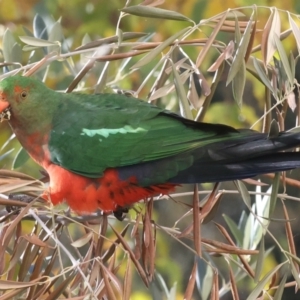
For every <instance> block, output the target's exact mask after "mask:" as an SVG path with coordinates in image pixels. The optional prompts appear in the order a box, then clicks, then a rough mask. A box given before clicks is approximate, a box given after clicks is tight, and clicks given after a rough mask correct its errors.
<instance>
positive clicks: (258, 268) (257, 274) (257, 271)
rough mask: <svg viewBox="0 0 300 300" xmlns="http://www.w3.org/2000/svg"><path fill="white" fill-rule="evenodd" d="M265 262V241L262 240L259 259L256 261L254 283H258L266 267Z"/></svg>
mask: <svg viewBox="0 0 300 300" xmlns="http://www.w3.org/2000/svg"><path fill="white" fill-rule="evenodd" d="M264 260H265V240H264V239H261V242H260V246H259V253H258V258H257V261H256V267H255V277H254V282H258V280H259V278H260V275H261V271H262V269H263V265H264Z"/></svg>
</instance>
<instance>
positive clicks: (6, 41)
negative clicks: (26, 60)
mask: <svg viewBox="0 0 300 300" xmlns="http://www.w3.org/2000/svg"><path fill="white" fill-rule="evenodd" d="M15 43H16V40H15V38H14V36H13V34H12V33H11V31H10V30H9V29H6V30H5V32H4V35H3V41H2V47H3V48H2V49H3V57H4V61H5V62H13V58H12V53H11V50H12V48H13V46H14V44H15Z"/></svg>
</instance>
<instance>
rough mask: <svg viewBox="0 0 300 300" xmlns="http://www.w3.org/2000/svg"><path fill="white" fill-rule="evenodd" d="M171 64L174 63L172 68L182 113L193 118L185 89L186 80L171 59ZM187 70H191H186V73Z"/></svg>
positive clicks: (188, 117)
mask: <svg viewBox="0 0 300 300" xmlns="http://www.w3.org/2000/svg"><path fill="white" fill-rule="evenodd" d="M171 65H172V70H173V75H174V85H175V88H176V92H177V95H178V98H179V104H180V110H181V114H182V115H183V116H184V117H185V118H187V119H190V120H192V119H193V115H192V113H191V109H190V105H189V100H188V99H187V96H186V92H185V89H184V86H183V85H184V83H185V82H184V81H183V80H182V79H181V77H180V76H179V74H178V72H177V70H176V66H175V65H174V64H173V62H172V61H171ZM187 72H189V71H188V70H186V71H185V73H187Z"/></svg>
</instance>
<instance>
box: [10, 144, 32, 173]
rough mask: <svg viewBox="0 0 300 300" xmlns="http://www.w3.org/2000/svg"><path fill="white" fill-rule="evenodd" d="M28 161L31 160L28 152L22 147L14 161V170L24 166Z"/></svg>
mask: <svg viewBox="0 0 300 300" xmlns="http://www.w3.org/2000/svg"><path fill="white" fill-rule="evenodd" d="M28 159H29V155H28V153H27V152H26V150H25V149H24V148H23V147H21V148H20V150H19V152H18V153H17V155H16V157H15V159H14V161H13V165H12V168H13V169H17V168H19V167H21V166H23V165H24V164H25V163H26V162H27V160H28Z"/></svg>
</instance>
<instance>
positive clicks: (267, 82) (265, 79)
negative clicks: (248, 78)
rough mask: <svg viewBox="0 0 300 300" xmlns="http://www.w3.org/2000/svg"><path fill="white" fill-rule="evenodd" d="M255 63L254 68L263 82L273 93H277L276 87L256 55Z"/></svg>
mask: <svg viewBox="0 0 300 300" xmlns="http://www.w3.org/2000/svg"><path fill="white" fill-rule="evenodd" d="M253 65H254V68H255V70H256V72H257V74H258V76H259V78H260V79H261V81H262V82H263V84H264V85H265V86H266V87H267V88H268V89H269V90H270V91H271V92H272V93H273V95H276V91H275V89H274V87H273V86H272V84H271V82H270V80H269V78H268V76H267V74H266V73H265V71H264V70H263V69H262V67H261V65H260V63H259V62H258V60H257V58H256V57H253Z"/></svg>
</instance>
